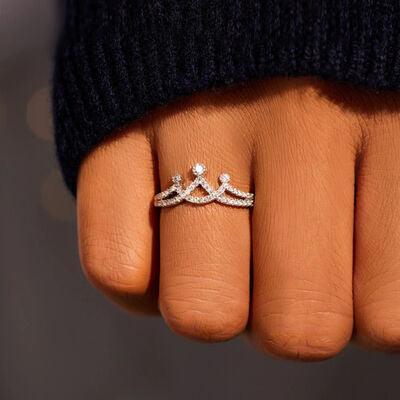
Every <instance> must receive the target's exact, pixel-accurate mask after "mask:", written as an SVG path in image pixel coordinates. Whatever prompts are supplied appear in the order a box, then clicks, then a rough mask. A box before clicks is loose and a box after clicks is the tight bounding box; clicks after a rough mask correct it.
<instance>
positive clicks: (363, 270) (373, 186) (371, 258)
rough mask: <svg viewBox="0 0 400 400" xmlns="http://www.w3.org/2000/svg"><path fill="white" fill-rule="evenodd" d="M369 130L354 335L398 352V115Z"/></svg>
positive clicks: (376, 119)
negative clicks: (355, 333) (355, 332)
mask: <svg viewBox="0 0 400 400" xmlns="http://www.w3.org/2000/svg"><path fill="white" fill-rule="evenodd" d="M381 101H382V103H383V100H382V99H381ZM385 114H387V115H386V116H385ZM396 114H397V115H396ZM366 125H367V126H366V129H367V131H366V132H367V140H366V145H365V148H364V154H363V158H362V161H361V163H360V169H359V176H358V191H357V214H356V241H355V243H356V252H355V254H356V259H355V260H356V263H355V275H354V296H355V321H356V331H357V337H358V339H359V340H360V341H361V342H363V343H365V344H367V345H369V346H372V347H377V348H381V349H386V350H400V223H399V222H400V160H399V154H400V136H399V132H400V118H399V117H398V111H397V113H396V112H393V113H387V112H383V113H380V115H379V116H373V117H372V118H368V119H367V124H366Z"/></svg>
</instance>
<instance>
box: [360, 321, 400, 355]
mask: <svg viewBox="0 0 400 400" xmlns="http://www.w3.org/2000/svg"><path fill="white" fill-rule="evenodd" d="M357 334H358V336H359V337H360V338H361V342H363V343H365V344H367V345H368V346H370V347H373V348H377V349H382V350H390V351H399V350H400V319H398V318H393V317H380V318H379V319H377V318H376V316H375V317H371V318H368V317H367V318H365V319H364V321H363V323H362V324H361V326H360V327H358V328H357Z"/></svg>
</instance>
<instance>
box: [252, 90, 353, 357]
mask: <svg viewBox="0 0 400 400" xmlns="http://www.w3.org/2000/svg"><path fill="white" fill-rule="evenodd" d="M293 96H301V97H300V99H301V101H294V99H293ZM308 96H311V100H310V98H309V97H308ZM315 97H317V96H315ZM297 100H298V99H297ZM280 101H283V102H285V104H287V105H288V106H287V107H286V110H287V111H286V114H285V117H286V118H285V119H284V120H283V119H282V116H281V115H280V114H279V113H278V111H279V110H281V109H282V107H280V106H279V102H280ZM275 107H278V109H275ZM332 108H333V106H332V105H328V106H325V105H324V104H323V103H322V102H321V103H320V102H319V101H318V99H317V98H314V96H313V95H312V93H311V94H310V93H308V94H306V95H304V96H302V95H299V94H298V93H297V92H295V93H294V94H293V93H292V92H291V91H289V92H287V93H285V94H282V96H281V97H280V99H277V102H276V104H275V103H274V104H271V105H270V108H269V109H268V111H267V112H266V114H267V115H269V117H270V122H269V123H268V124H267V127H266V131H265V132H264V135H263V137H262V138H261V139H260V144H259V145H258V146H256V148H257V149H258V151H257V156H256V157H257V160H256V166H255V186H256V204H255V209H254V214H253V246H254V274H253V276H254V282H253V297H252V300H253V303H252V321H251V337H252V338H253V340H254V341H255V342H256V344H257V345H258V346H260V347H261V348H262V349H264V350H265V351H267V352H269V353H272V354H275V355H278V356H280V357H284V358H300V359H305V360H317V359H325V358H328V357H331V356H333V355H335V354H336V353H337V352H339V351H340V350H341V349H342V348H343V347H344V346H345V344H346V343H347V342H348V340H349V338H350V336H351V333H352V242H353V237H352V233H353V229H352V228H353V202H354V159H355V145H354V140H353V139H352V135H351V134H350V132H349V128H348V127H347V123H345V122H344V121H343V118H342V119H340V118H338V117H336V118H335V115H334V112H333V111H331V109H332ZM304 109H307V112H306V113H305V112H304Z"/></svg>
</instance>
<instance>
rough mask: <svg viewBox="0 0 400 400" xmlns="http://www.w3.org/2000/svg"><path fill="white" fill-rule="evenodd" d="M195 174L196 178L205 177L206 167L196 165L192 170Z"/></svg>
mask: <svg viewBox="0 0 400 400" xmlns="http://www.w3.org/2000/svg"><path fill="white" fill-rule="evenodd" d="M192 171H193V174H194V175H196V176H200V175H203V174H204V173H205V172H206V166H205V165H204V164H201V163H196V164H195V165H194V166H193V168H192Z"/></svg>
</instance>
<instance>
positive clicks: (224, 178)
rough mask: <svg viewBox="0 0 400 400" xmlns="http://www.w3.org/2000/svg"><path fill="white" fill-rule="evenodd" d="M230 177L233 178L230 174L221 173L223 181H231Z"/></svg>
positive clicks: (220, 177) (220, 178)
mask: <svg viewBox="0 0 400 400" xmlns="http://www.w3.org/2000/svg"><path fill="white" fill-rule="evenodd" d="M230 179H231V177H230V175H229V174H221V175H220V176H219V180H220V181H221V183H226V182H229V181H230Z"/></svg>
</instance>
